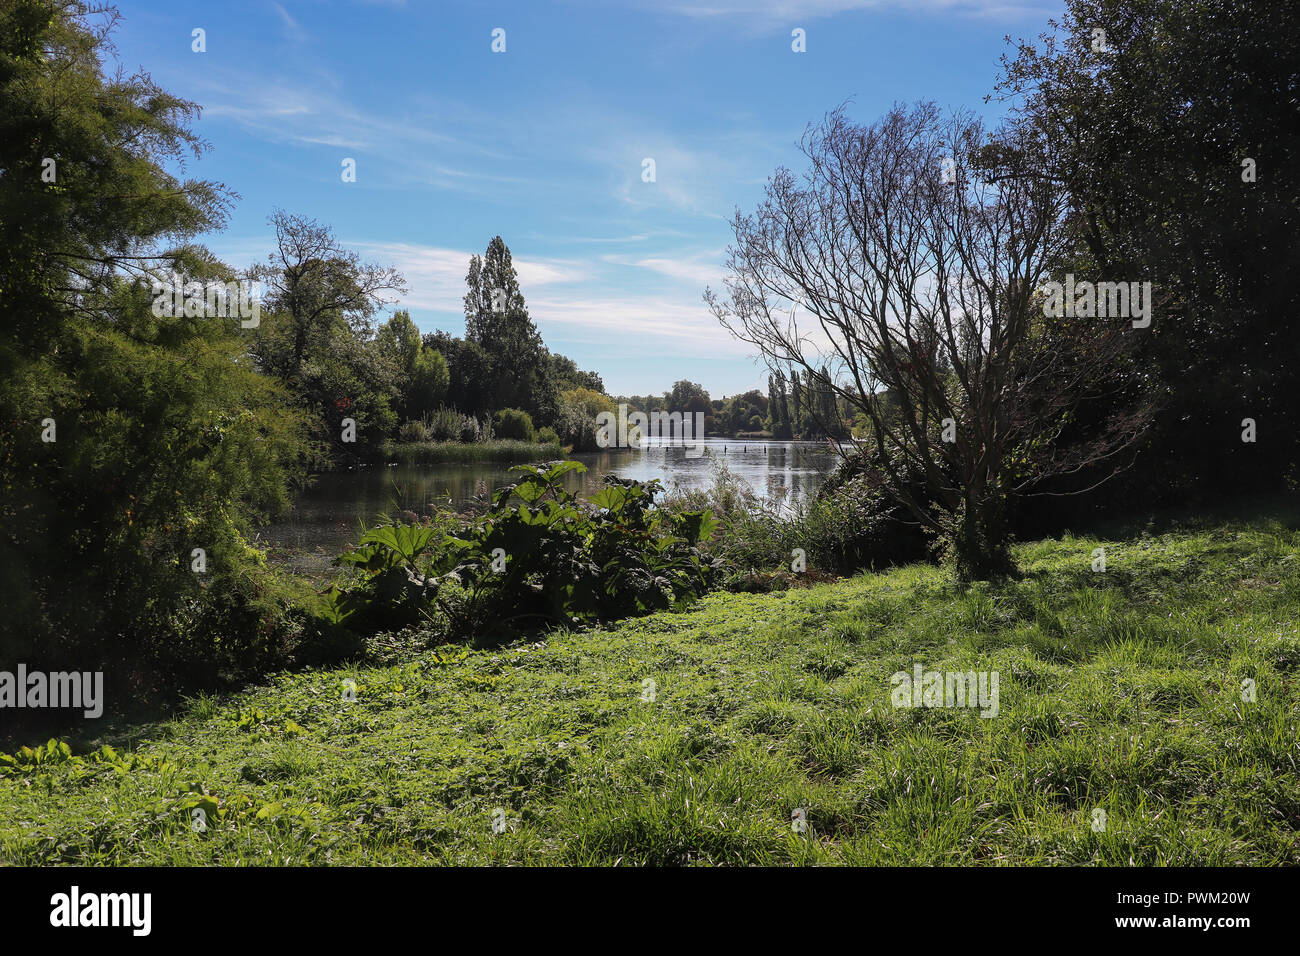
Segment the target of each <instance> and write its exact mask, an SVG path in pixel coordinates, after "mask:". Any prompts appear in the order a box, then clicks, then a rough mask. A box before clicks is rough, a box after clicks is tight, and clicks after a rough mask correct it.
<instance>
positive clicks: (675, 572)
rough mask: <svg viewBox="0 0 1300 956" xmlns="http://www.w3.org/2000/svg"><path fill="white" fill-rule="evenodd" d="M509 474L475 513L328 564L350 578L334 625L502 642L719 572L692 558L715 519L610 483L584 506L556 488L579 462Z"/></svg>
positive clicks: (398, 530)
mask: <svg viewBox="0 0 1300 956" xmlns="http://www.w3.org/2000/svg"><path fill="white" fill-rule="evenodd" d="M511 470H512V471H514V472H517V473H518V475H519V479H518V480H517V481H515V482H513V483H511V484H510V485H507V486H506V487H504V488H502V489H500V490H499V491H497V492H496V494H495V495H493V498H492V504H491V506H490V507H489V508H488V510H487V511H486V512H485V513H483V514H480V515H475V516H471V517H461V516H456V515H452V514H450V513H447V512H442V513H439V514H438V515H437V516H435V517H433V518H430V519H425V521H423V522H421V523H412V524H400V523H394V524H389V525H383V526H380V527H378V528H373V529H371V530H370V531H367V532H366V534H365V535H363V536H362V538H361V541H360V543H359V545H358V547H357V548H355V549H354V550H352V551H349V552H346V553H344V554H342V555H340V556H339V558H338V559H337V563H338V564H339V565H340V566H344V567H347V568H350V569H351V570H352V571H353V572H354V573H355V575H356V578H355V579H354V581H353V582H352V583H347V582H345V583H343V584H342V585H341V586H335V587H334V588H332V589H331V590H330V592H329V593H328V595H327V599H328V603H329V607H330V616H331V617H332V619H333V620H334V621H336V622H338V623H341V624H345V625H346V626H348V627H349V628H352V629H354V630H357V631H359V632H360V631H369V630H378V629H384V628H399V627H404V626H410V625H415V624H421V623H431V622H434V621H435V616H437V615H438V613H439V612H441V618H442V620H441V622H440V624H441V625H443V626H445V629H446V631H447V632H448V633H449V634H450V635H452V636H457V637H467V636H470V635H488V634H493V633H495V634H496V635H498V636H508V635H510V634H512V633H516V632H518V631H521V630H525V629H530V628H535V627H537V626H546V625H573V624H580V623H583V622H586V621H596V620H609V619H613V618H618V617H623V616H626V615H629V614H641V613H646V612H649V611H654V610H658V609H662V608H666V607H670V606H672V605H673V604H674V603H676V602H678V601H680V600H683V599H686V598H690V597H694V596H697V595H700V594H702V593H704V592H705V591H706V590H708V588H709V587H710V586H711V585H712V584H713V582H714V581H715V579H716V574H717V572H718V569H719V567H720V562H718V561H717V560H715V559H713V558H711V557H710V556H709V555H708V554H706V553H705V551H704V550H703V549H702V548H701V547H700V542H701V541H702V540H704V539H706V538H707V537H708V536H709V535H710V534H711V533H712V531H713V528H714V525H715V522H714V520H713V517H712V516H711V515H710V514H709V513H708V512H703V511H696V512H690V511H682V510H675V511H669V510H666V509H661V508H655V507H654V506H653V505H654V500H655V497H656V496H657V495H659V494H660V493H661V491H662V489H661V488H660V486H659V483H658V482H657V481H652V482H648V483H644V482H638V481H631V480H626V479H619V478H615V477H613V476H608V477H606V479H605V487H604V488H603V489H601V490H600V491H599V492H597V493H596V494H595V495H593V496H592V497H591V498H590V499H589V500H587V501H583V500H582V499H580V498H579V497H578V496H577V495H576V494H574V493H573V492H571V491H568V490H567V489H566V488H565V487H564V478H565V476H566V475H569V474H571V473H575V474H578V473H581V472H584V471H586V467H585V466H584V465H582V464H581V463H579V462H573V461H567V462H557V463H553V464H549V465H543V466H534V465H519V466H516V467H515V468H512V469H511Z"/></svg>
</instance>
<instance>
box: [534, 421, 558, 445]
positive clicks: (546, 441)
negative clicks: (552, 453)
mask: <svg viewBox="0 0 1300 956" xmlns="http://www.w3.org/2000/svg"><path fill="white" fill-rule="evenodd" d="M537 441H538V443H539V444H542V445H558V444H559V443H560V436H559V435H557V434H556V432H555V429H554V428H551V427H550V426H549V425H548V426H547V427H545V428H540V429H538V431H537Z"/></svg>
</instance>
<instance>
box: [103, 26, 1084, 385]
mask: <svg viewBox="0 0 1300 956" xmlns="http://www.w3.org/2000/svg"><path fill="white" fill-rule="evenodd" d="M118 6H119V9H120V10H121V13H122V15H123V23H122V25H121V27H120V29H119V30H118V32H117V34H116V37H115V39H116V44H117V47H118V51H119V56H120V60H121V62H122V64H123V65H124V66H125V67H126V68H127V69H128V70H131V69H134V68H136V67H137V66H141V67H143V68H145V69H146V70H148V71H149V72H151V73H152V74H153V76H154V78H155V80H157V81H158V82H159V83H161V84H162V85H163V86H164V87H165V88H166V89H168V90H170V91H171V92H173V93H176V94H177V95H180V96H184V97H186V98H187V99H191V100H194V101H195V102H197V103H198V104H200V105H201V106H202V107H203V114H202V118H201V120H200V121H199V122H198V123H197V131H198V132H199V134H200V135H201V136H203V137H204V138H205V139H206V140H208V141H209V142H210V143H211V144H212V146H213V149H212V151H211V152H209V153H207V154H206V155H205V156H204V157H203V159H202V160H201V161H199V162H198V163H196V164H191V166H190V168H189V173H190V174H191V175H197V176H199V177H201V178H205V179H212V180H216V181H220V182H224V183H225V184H226V185H227V186H229V187H230V188H232V189H234V190H235V191H236V192H238V193H239V194H240V197H241V198H240V200H239V202H238V203H237V205H236V208H235V211H234V213H233V215H232V217H231V220H230V223H229V226H228V228H227V229H225V230H224V231H223V232H222V233H220V234H217V235H212V236H208V237H206V238H205V241H206V243H207V245H208V246H209V247H210V248H212V249H213V251H214V252H216V253H217V254H218V255H220V256H221V257H222V258H224V259H225V260H226V261H228V262H230V263H232V264H234V265H238V266H246V265H249V264H251V263H252V262H254V261H260V260H262V259H264V257H265V255H266V252H267V251H268V249H269V246H270V238H271V232H270V229H269V227H268V226H267V222H266V218H267V216H268V214H269V213H270V212H271V210H272V209H273V208H274V207H276V206H282V207H284V208H285V209H287V210H289V211H291V212H294V213H299V214H303V215H307V216H311V217H314V218H316V219H319V220H321V221H323V222H326V223H329V224H330V225H332V226H333V227H334V229H335V231H336V233H337V234H338V236H339V238H340V239H341V240H342V241H343V242H344V243H345V244H347V245H349V246H350V247H352V248H355V249H357V250H358V251H359V252H360V253H361V254H362V256H363V258H364V259H366V260H367V261H375V262H379V263H382V264H386V265H394V266H396V267H398V268H399V269H400V270H401V271H402V272H403V273H404V274H405V275H406V278H407V281H408V283H409V285H410V292H409V294H407V295H406V296H404V297H403V299H402V302H401V306H403V307H406V308H408V309H409V310H410V312H411V315H412V317H413V318H414V319H415V321H416V322H417V324H419V326H420V327H421V328H422V329H423V330H424V331H432V330H433V329H435V328H441V329H446V330H448V331H450V332H452V333H454V334H457V335H460V334H463V332H464V314H463V312H462V307H461V297H462V296H463V295H464V291H465V273H466V271H467V267H468V260H469V256H470V254H471V253H474V252H478V253H482V251H483V250H484V248H485V247H486V246H487V243H488V241H489V240H490V239H491V238H492V237H493V236H495V235H498V234H499V235H501V236H502V237H503V238H504V239H505V241H506V244H507V245H508V246H509V247H510V250H511V252H512V254H513V256H514V260H515V264H516V267H517V269H518V271H519V274H520V280H521V285H522V289H523V293H524V296H525V299H526V300H527V303H528V306H529V311H530V313H531V315H532V317H533V319H534V321H535V322H536V323H537V326H538V328H539V329H540V330H541V333H542V336H543V338H544V339H545V341H546V344H547V346H548V347H550V348H551V349H552V350H553V351H558V352H562V353H564V354H566V355H569V356H570V357H572V358H573V359H575V360H576V361H577V362H578V364H579V365H580V366H581V367H583V368H591V369H594V370H596V371H598V372H600V373H601V374H602V375H603V377H604V380H605V385H606V390H607V391H609V392H610V393H611V394H644V393H647V392H663V391H665V390H667V389H668V388H669V387H670V386H671V385H672V383H673V382H674V381H675V380H677V379H679V378H690V379H693V380H695V381H698V382H700V383H702V384H703V385H704V386H705V387H706V388H707V389H708V390H709V391H710V393H711V394H712V395H714V397H719V396H721V395H727V394H734V393H736V392H740V391H744V390H746V389H749V388H753V387H764V388H765V387H766V386H765V382H766V370H765V369H764V368H763V367H762V366H761V364H760V363H758V362H757V360H756V358H755V355H754V352H753V350H752V348H750V347H749V346H747V345H745V344H744V343H741V342H739V341H737V340H735V339H734V338H732V337H731V336H730V335H729V334H728V333H727V332H726V331H725V330H724V329H722V328H721V327H720V326H719V325H718V324H717V322H716V320H714V318H713V317H712V316H711V315H710V313H709V312H708V310H707V309H706V308H705V306H704V304H703V302H702V300H701V294H702V292H703V290H704V288H705V286H707V285H713V286H714V287H715V288H718V287H720V286H721V280H722V278H723V270H722V262H723V258H724V254H725V248H726V246H727V243H728V241H729V240H730V238H731V233H730V229H729V227H728V220H729V219H730V217H731V216H732V214H733V212H734V211H735V209H736V208H737V207H739V208H741V209H742V210H746V211H749V210H751V209H753V207H754V206H755V205H756V204H757V202H758V201H759V199H760V198H761V195H762V188H763V184H764V182H765V181H766V179H767V177H768V176H769V175H770V174H771V173H772V171H773V170H774V169H775V168H776V167H778V166H780V165H789V166H791V167H792V168H794V169H800V168H801V165H800V164H799V161H798V160H799V157H798V154H797V152H796V150H795V145H796V143H797V141H798V139H799V136H800V134H801V132H802V131H803V129H804V127H805V126H806V125H807V124H808V123H809V122H810V121H815V120H817V119H819V118H820V117H821V116H822V115H823V114H824V113H825V112H826V111H828V110H831V109H833V108H834V107H836V106H837V105H839V104H840V103H841V102H844V101H849V103H850V113H851V115H852V116H853V117H854V118H855V119H857V120H859V121H862V122H867V121H870V120H873V119H875V118H876V117H877V116H879V115H880V114H881V113H882V112H884V111H885V110H886V109H887V108H888V107H889V106H890V105H891V104H892V103H893V102H896V101H907V102H910V101H913V100H917V99H934V100H936V101H938V102H939V103H940V104H943V105H945V106H951V107H966V108H970V109H973V110H977V111H979V112H981V113H983V114H985V115H987V116H996V115H998V113H999V112H1000V110H1001V107H999V106H998V105H996V104H992V105H989V106H986V105H985V104H984V103H983V97H984V95H985V94H986V93H987V92H989V91H990V90H991V87H992V85H993V83H994V80H995V78H996V75H997V71H998V58H999V56H1000V55H1001V54H1002V53H1003V52H1005V51H1006V50H1007V49H1008V46H1007V44H1006V42H1005V40H1004V37H1005V36H1006V35H1010V36H1011V37H1012V38H1019V37H1033V36H1037V35H1038V33H1040V32H1041V31H1042V30H1044V29H1046V24H1047V20H1048V18H1049V17H1051V16H1054V15H1056V14H1057V13H1058V12H1059V11H1060V8H1061V4H1060V3H1059V2H1056V0H789V2H779V0H705V2H703V3H689V2H686V0H644V2H641V0H567V2H555V3H551V2H541V0H534V2H519V3H503V2H493V3H483V2H468V0H466V2H458V0H445V2H418V0H405V2H403V0H372V2H361V0H348V2H345V0H311V2H307V0H304V2H292V0H281V2H273V0H236V2H221V3H215V2H209V3H189V2H178V0H149V2H144V0H119V3H118ZM195 28H202V29H203V30H205V31H206V43H207V51H206V52H205V53H194V52H192V50H191V42H192V41H191V31H192V30H193V29H195ZM496 28H501V29H503V30H505V46H506V49H505V52H504V53H494V52H492V49H491V46H492V31H493V30H494V29H496ZM795 28H800V29H803V30H804V31H805V32H806V44H807V52H805V53H795V52H793V51H792V50H791V43H792V40H791V31H792V30H794V29H795ZM345 158H352V159H355V161H356V182H351V183H345V182H343V181H342V177H341V175H340V173H341V171H342V165H341V164H342V161H343V160H344V159H345ZM645 158H652V159H654V161H655V174H656V181H655V182H653V183H646V182H643V181H642V175H641V173H642V161H643V160H644V159H645Z"/></svg>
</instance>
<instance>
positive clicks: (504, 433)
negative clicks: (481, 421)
mask: <svg viewBox="0 0 1300 956" xmlns="http://www.w3.org/2000/svg"><path fill="white" fill-rule="evenodd" d="M492 426H493V430H494V431H495V432H496V434H497V435H498V436H499V437H501V438H515V439H518V440H519V441H532V440H533V439H534V438H535V437H536V435H537V432H536V430H535V429H534V428H533V419H532V416H530V415H529V414H528V413H527V412H525V411H521V410H520V409H518V408H503V409H501V411H499V412H497V413H496V414H495V415H493V416H492Z"/></svg>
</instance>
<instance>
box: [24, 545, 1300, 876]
mask: <svg viewBox="0 0 1300 956" xmlns="http://www.w3.org/2000/svg"><path fill="white" fill-rule="evenodd" d="M1097 547H1105V548H1106V552H1107V570H1106V572H1105V573H1095V572H1093V571H1092V570H1091V565H1092V554H1093V550H1094V549H1095V548H1097ZM1017 558H1018V560H1019V562H1020V564H1021V566H1022V568H1023V570H1024V572H1025V573H1024V576H1023V577H1022V578H1020V579H1019V580H1014V581H1008V582H1005V583H1001V584H996V585H976V586H973V587H961V586H957V585H954V584H953V583H951V582H950V580H949V579H947V578H946V577H945V576H944V574H943V572H942V571H940V570H938V569H935V568H932V567H928V566H922V565H914V566H910V567H907V568H901V569H897V570H895V571H892V572H889V573H884V574H869V575H863V576H859V577H856V578H853V579H851V580H846V581H842V582H839V583H836V584H831V585H823V586H818V587H814V588H811V589H807V590H793V591H788V592H780V593H775V594H764V595H748V594H746V595H730V594H715V595H712V596H710V597H708V598H706V599H704V600H702V601H700V602H699V603H698V604H697V605H695V606H694V607H692V608H691V609H690V610H688V611H685V612H682V613H661V614H656V615H652V616H650V617H645V618H640V619H635V620H629V621H625V622H622V623H620V624H619V625H617V626H614V627H610V628H606V629H599V630H591V631H586V632H579V633H562V634H556V635H552V636H551V637H550V638H549V639H548V640H546V641H544V642H537V643H531V644H523V645H518V646H512V647H507V648H498V649H491V648H487V649H480V650H473V651H470V652H469V653H468V654H465V655H461V654H460V653H459V651H457V652H449V651H447V650H443V651H441V652H440V653H439V652H434V651H422V652H416V653H412V654H410V655H409V656H407V657H404V658H399V659H398V662H397V663H393V664H390V665H388V666H365V667H359V668H355V669H344V670H335V671H329V672H311V673H304V674H297V675H283V676H280V677H278V678H277V679H276V680H274V682H272V683H271V684H269V685H268V686H264V687H259V688H255V689H251V690H249V691H248V692H246V693H243V694H239V695H235V696H230V697H227V698H217V699H213V698H206V699H203V700H201V701H197V702H195V703H194V705H193V706H192V707H191V708H190V709H189V710H188V712H187V713H185V714H182V715H180V716H178V717H177V718H176V719H175V720H174V721H172V722H170V723H167V724H165V725H161V726H157V727H152V728H146V729H145V730H144V731H143V734H142V738H141V739H142V742H140V743H139V744H138V745H137V746H136V747H135V753H136V755H138V756H142V757H147V758H157V757H161V758H165V761H166V762H165V763H162V762H156V763H150V762H145V763H143V764H141V765H140V766H138V767H136V768H134V769H129V770H127V771H119V770H117V769H114V768H112V767H111V766H107V765H103V764H94V763H86V764H83V765H77V764H74V763H67V762H65V763H60V764H52V765H48V766H44V767H42V768H41V769H36V770H30V771H20V772H17V773H11V774H9V775H8V776H7V777H0V857H3V859H4V860H5V861H7V862H10V863H19V864H41V863H58V862H63V863H78V864H163V865H173V864H208V863H221V864H237V863H249V864H328V863H338V864H343V863H350V864H364V863H392V864H421V863H442V864H450V863H471V864H484V863H512V864H571V863H577V864H596V865H612V864H616V863H617V864H620V865H639V864H650V865H675V864H724V865H755V864H758V865H762V864H787V863H794V864H805V863H809V864H811V863H839V864H962V865H971V864H1009V863H1015V864H1099V865H1114V866H1126V865H1131V864H1140V865H1151V864H1180V865H1209V864H1216V865H1239V864H1256V865H1259V864H1291V865H1294V864H1296V863H1300V843H1298V840H1297V826H1298V825H1300V767H1298V766H1297V758H1298V757H1300V710H1298V706H1300V690H1297V687H1296V682H1295V675H1296V672H1297V670H1298V669H1300V535H1297V533H1296V532H1293V531H1290V530H1286V529H1284V528H1281V527H1278V526H1274V525H1267V526H1256V527H1248V526H1245V525H1233V526H1225V527H1219V528H1214V529H1207V530H1204V531H1200V532H1196V533H1181V534H1170V535H1160V536H1142V537H1133V538H1128V539H1123V540H1105V541H1103V540H1094V539H1091V538H1067V539H1066V540H1059V541H1050V540H1049V541H1040V542H1034V543H1031V544H1026V545H1023V546H1021V547H1020V548H1018V550H1017ZM916 663H920V664H922V665H923V666H924V667H925V668H926V669H935V670H949V669H951V670H962V671H969V670H976V671H981V670H985V671H987V670H996V671H997V672H998V673H999V675H1000V705H999V713H998V716H997V717H995V718H992V719H982V718H980V717H979V716H978V713H976V712H971V711H966V710H953V709H924V708H922V709H916V710H911V709H895V708H894V707H893V706H892V704H891V701H890V689H891V685H890V680H889V678H890V675H891V674H893V673H894V672H896V671H900V670H910V669H911V668H912V666H913V665H914V664H916ZM349 678H350V679H352V680H354V681H355V682H356V686H357V700H356V702H355V703H348V702H344V701H343V700H342V699H341V698H342V693H341V691H342V687H343V681H344V680H345V679H349ZM647 680H650V681H653V682H654V683H653V685H652V689H653V693H652V694H651V693H650V692H649V691H648V688H650V687H651V685H647V684H646V683H645V682H646V681H647ZM1246 680H1250V681H1253V682H1254V685H1253V687H1254V695H1253V696H1254V700H1253V701H1252V700H1250V699H1248V698H1249V696H1250V695H1249V694H1246V693H1243V681H1246ZM651 697H653V699H649V698H651ZM259 715H260V716H259ZM290 722H292V724H291V723H290ZM294 726H297V727H300V728H301V730H300V731H298V730H294V729H293V727H294ZM86 749H88V744H87V746H81V747H78V750H79V751H84V750H86ZM196 793H203V794H208V795H210V796H211V797H213V798H215V799H216V801H217V803H218V805H220V806H221V807H223V808H229V811H228V812H227V813H226V815H225V817H224V818H222V819H220V820H217V821H214V822H212V824H211V825H210V826H209V828H208V830H207V831H206V832H204V833H196V832H195V831H194V829H193V828H192V825H191V816H190V814H191V811H190V810H189V809H187V807H186V798H187V797H188V798H190V800H191V802H192V800H193V796H192V795H193V794H196ZM241 797H247V798H248V801H247V803H245V802H244V801H243V800H241V799H240V798H241ZM796 809H802V810H803V811H804V814H805V818H806V820H807V823H808V831H807V832H806V833H797V832H795V831H794V830H793V829H792V826H791V814H792V813H793V812H794V811H795V810H796ZM294 811H298V812H297V813H295V812H294ZM498 811H502V812H501V813H498ZM1097 811H1104V813H1105V821H1106V825H1105V829H1104V830H1102V829H1095V828H1094V821H1095V820H1097V819H1098V816H1097ZM259 814H260V816H259ZM494 815H495V819H497V820H499V821H504V824H505V830H504V832H501V833H496V832H494V828H493V821H494Z"/></svg>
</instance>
